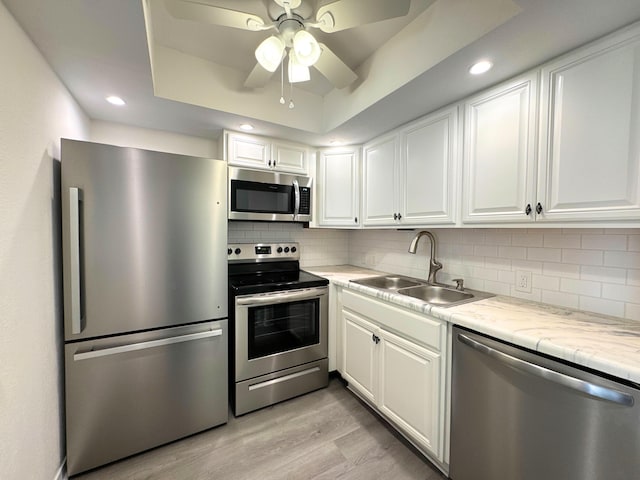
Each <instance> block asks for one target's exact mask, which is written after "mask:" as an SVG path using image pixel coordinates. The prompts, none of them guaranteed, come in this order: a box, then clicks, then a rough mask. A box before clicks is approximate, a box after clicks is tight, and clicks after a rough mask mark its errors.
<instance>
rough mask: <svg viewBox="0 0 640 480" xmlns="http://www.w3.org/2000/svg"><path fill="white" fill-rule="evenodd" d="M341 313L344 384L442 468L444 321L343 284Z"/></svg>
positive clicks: (443, 434) (444, 397) (444, 371)
mask: <svg viewBox="0 0 640 480" xmlns="http://www.w3.org/2000/svg"><path fill="white" fill-rule="evenodd" d="M341 313H342V314H341V317H340V320H339V321H340V323H341V329H342V339H341V341H342V344H341V347H342V350H343V356H342V359H343V360H342V364H341V365H339V368H338V369H339V371H340V372H341V374H342V376H343V378H344V379H345V380H347V381H348V382H349V388H351V389H352V390H353V391H355V392H356V393H357V394H358V395H360V396H361V397H362V398H363V399H365V400H366V401H368V402H369V403H370V404H371V405H372V406H373V407H374V408H376V409H377V410H378V411H379V412H380V413H381V414H382V415H383V416H384V417H385V418H386V419H387V420H389V422H390V423H391V424H392V425H394V426H395V427H396V428H397V429H398V430H399V431H400V432H401V433H403V434H404V435H405V436H406V437H407V438H408V439H409V440H410V441H411V442H412V443H413V444H414V445H416V447H418V448H419V449H420V450H421V451H423V452H424V453H425V454H426V455H427V456H429V457H430V458H431V459H432V460H434V461H435V462H436V463H438V464H439V466H440V467H441V468H443V469H444V470H446V468H447V466H446V458H445V455H444V450H445V449H444V445H445V431H446V424H447V422H448V420H447V419H446V412H448V409H447V408H445V407H446V404H445V402H446V401H447V399H448V396H447V395H446V385H447V384H446V361H445V360H444V359H445V355H446V331H447V328H446V324H445V323H444V322H442V321H440V320H437V319H435V318H432V317H429V316H427V315H424V314H418V313H416V312H412V311H409V310H406V309H404V308H402V307H397V306H394V305H391V304H389V303H387V302H382V301H380V300H377V299H374V298H372V297H369V296H367V295H363V294H360V293H358V292H354V291H352V290H349V289H344V290H343V292H342V312H341Z"/></svg>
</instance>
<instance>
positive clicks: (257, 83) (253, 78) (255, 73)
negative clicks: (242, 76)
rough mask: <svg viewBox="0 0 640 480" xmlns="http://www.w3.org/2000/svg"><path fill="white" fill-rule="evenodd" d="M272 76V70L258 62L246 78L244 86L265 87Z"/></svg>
mask: <svg viewBox="0 0 640 480" xmlns="http://www.w3.org/2000/svg"><path fill="white" fill-rule="evenodd" d="M272 76H273V73H272V72H270V71H269V70H267V69H265V68H262V66H261V65H260V64H259V63H256V66H255V67H253V70H251V73H250V74H249V76H248V77H247V79H246V80H245V82H244V86H245V87H247V88H260V87H264V86H265V85H266V84H267V82H268V81H269V80H270V79H271V77H272Z"/></svg>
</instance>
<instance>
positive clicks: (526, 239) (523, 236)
mask: <svg viewBox="0 0 640 480" xmlns="http://www.w3.org/2000/svg"><path fill="white" fill-rule="evenodd" d="M511 245H513V246H514V247H542V246H544V236H543V235H542V233H540V232H535V233H524V232H519V233H513V234H512V235H511Z"/></svg>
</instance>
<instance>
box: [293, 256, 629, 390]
mask: <svg viewBox="0 0 640 480" xmlns="http://www.w3.org/2000/svg"><path fill="white" fill-rule="evenodd" d="M305 270H307V271H309V272H311V273H315V274H316V275H320V276H323V277H325V278H328V279H329V280H331V281H332V282H334V283H336V284H337V285H340V286H342V287H347V288H350V289H352V290H357V291H360V292H363V293H366V294H368V295H371V296H374V297H377V298H380V299H382V300H386V301H389V302H392V303H395V304H397V305H400V306H403V307H405V308H409V309H411V310H414V311H417V312H421V313H426V314H429V315H431V316H433V317H436V318H439V319H441V320H444V321H447V322H450V323H453V324H456V325H461V326H463V327H468V328H470V329H473V330H475V331H478V332H481V333H485V334H487V335H491V336H493V337H495V338H498V339H501V340H505V341H507V342H511V343H513V344H516V345H520V346H522V347H525V348H529V349H531V350H535V351H538V352H541V353H545V354H547V355H551V356H553V357H556V358H561V359H564V360H567V361H569V362H573V363H575V364H578V365H582V366H584V367H588V368H592V369H595V370H599V371H601V372H604V373H607V374H610V375H613V376H615V377H618V378H621V379H625V380H629V381H632V382H635V383H640V322H637V321H633V320H625V319H622V318H617V317H610V316H605V315H598V314H592V313H587V312H580V311H577V310H571V309H567V308H562V307H554V306H551V305H545V304H541V303H536V302H531V301H527V300H520V299H517V298H513V297H504V296H499V295H498V296H495V297H491V298H488V299H485V300H479V301H477V302H472V303H466V304H462V305H459V306H456V307H447V308H443V307H437V306H432V305H428V304H425V303H424V302H421V301H420V300H415V299H412V298H411V297H407V296H404V295H399V294H396V293H392V292H386V291H381V290H378V289H375V288H371V287H366V286H364V285H358V284H354V283H350V282H349V280H355V279H358V278H364V277H371V276H376V275H388V273H387V272H378V271H375V270H368V269H364V268H361V267H354V266H351V265H337V266H327V267H311V268H305Z"/></svg>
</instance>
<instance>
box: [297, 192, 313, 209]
mask: <svg viewBox="0 0 640 480" xmlns="http://www.w3.org/2000/svg"><path fill="white" fill-rule="evenodd" d="M310 213H311V189H310V188H309V187H300V211H299V214H300V215H309V214H310Z"/></svg>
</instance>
